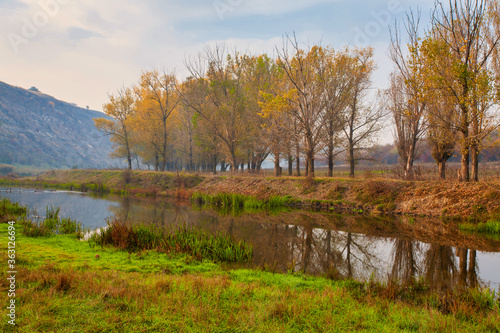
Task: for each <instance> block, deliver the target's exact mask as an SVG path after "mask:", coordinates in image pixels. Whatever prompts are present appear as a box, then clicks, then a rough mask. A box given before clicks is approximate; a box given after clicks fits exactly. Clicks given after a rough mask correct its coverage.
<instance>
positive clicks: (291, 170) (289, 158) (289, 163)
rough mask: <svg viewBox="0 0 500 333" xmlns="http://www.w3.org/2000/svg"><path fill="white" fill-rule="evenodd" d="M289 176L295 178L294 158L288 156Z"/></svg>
mask: <svg viewBox="0 0 500 333" xmlns="http://www.w3.org/2000/svg"><path fill="white" fill-rule="evenodd" d="M288 175H289V176H293V156H292V155H291V154H289V155H288Z"/></svg>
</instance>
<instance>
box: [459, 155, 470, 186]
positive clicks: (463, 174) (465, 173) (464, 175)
mask: <svg viewBox="0 0 500 333" xmlns="http://www.w3.org/2000/svg"><path fill="white" fill-rule="evenodd" d="M469 180H470V178H469V149H468V148H467V149H466V151H465V152H464V151H462V159H461V168H460V181H461V182H468V181H469Z"/></svg>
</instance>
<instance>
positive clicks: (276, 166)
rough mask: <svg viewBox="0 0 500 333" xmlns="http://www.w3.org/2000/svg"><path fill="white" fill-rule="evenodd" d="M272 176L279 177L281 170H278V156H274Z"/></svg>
mask: <svg viewBox="0 0 500 333" xmlns="http://www.w3.org/2000/svg"><path fill="white" fill-rule="evenodd" d="M274 176H275V177H280V176H281V168H280V154H274Z"/></svg>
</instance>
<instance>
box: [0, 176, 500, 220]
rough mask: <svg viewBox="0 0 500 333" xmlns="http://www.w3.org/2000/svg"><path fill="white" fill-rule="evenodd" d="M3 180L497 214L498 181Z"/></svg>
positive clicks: (0, 181)
mask: <svg viewBox="0 0 500 333" xmlns="http://www.w3.org/2000/svg"><path fill="white" fill-rule="evenodd" d="M2 185H3V186H18V185H19V186H21V185H22V186H34V187H41V188H60V189H68V190H79V191H93V192H100V193H117V194H131V195H137V196H172V197H182V198H191V197H193V195H195V196H197V198H201V197H205V198H208V197H216V196H221V195H226V194H227V195H237V196H243V197H246V198H247V199H250V201H253V203H250V202H249V203H247V205H249V206H252V205H254V206H255V205H258V204H259V202H261V203H263V204H262V205H263V206H265V205H267V204H268V203H269V202H270V201H272V200H274V201H280V202H281V204H283V205H287V206H293V207H297V208H303V209H314V210H325V211H330V210H335V211H338V212H343V211H348V212H368V213H375V214H409V215H419V216H439V217H446V218H449V217H455V218H462V219H463V220H466V222H472V223H477V222H486V221H488V220H490V219H498V217H499V216H500V200H499V198H500V184H497V183H467V184H466V183H453V182H431V181H415V182H406V181H396V180H377V179H340V178H317V179H314V180H308V179H305V178H297V177H281V178H276V177H267V178H266V177H261V176H242V175H234V176H232V175H230V174H227V175H224V176H206V175H205V176H200V175H191V174H172V173H160V172H148V171H132V172H129V171H107V170H103V171H97V170H57V171H49V172H46V173H43V174H41V175H39V176H38V177H35V178H20V179H12V178H0V186H2ZM285 198H286V199H285ZM204 201H207V200H204Z"/></svg>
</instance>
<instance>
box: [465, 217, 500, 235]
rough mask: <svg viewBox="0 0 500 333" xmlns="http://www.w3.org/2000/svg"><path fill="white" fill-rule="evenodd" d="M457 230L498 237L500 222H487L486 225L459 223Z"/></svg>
mask: <svg viewBox="0 0 500 333" xmlns="http://www.w3.org/2000/svg"><path fill="white" fill-rule="evenodd" d="M458 228H459V229H460V230H462V231H468V232H475V233H480V234H486V235H492V236H500V221H499V220H489V221H487V222H486V223H482V222H481V223H478V224H472V223H461V224H459V225H458Z"/></svg>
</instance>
